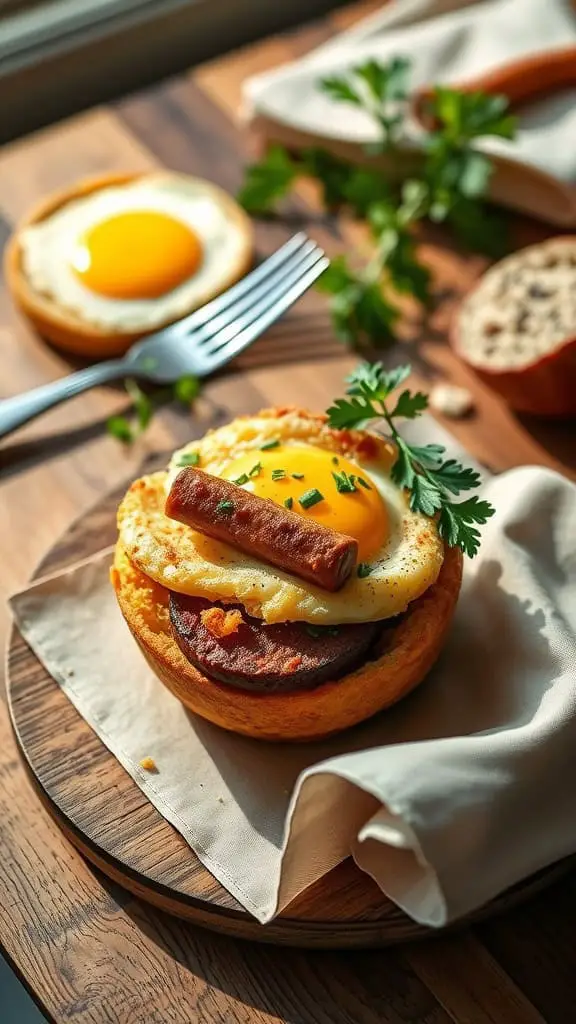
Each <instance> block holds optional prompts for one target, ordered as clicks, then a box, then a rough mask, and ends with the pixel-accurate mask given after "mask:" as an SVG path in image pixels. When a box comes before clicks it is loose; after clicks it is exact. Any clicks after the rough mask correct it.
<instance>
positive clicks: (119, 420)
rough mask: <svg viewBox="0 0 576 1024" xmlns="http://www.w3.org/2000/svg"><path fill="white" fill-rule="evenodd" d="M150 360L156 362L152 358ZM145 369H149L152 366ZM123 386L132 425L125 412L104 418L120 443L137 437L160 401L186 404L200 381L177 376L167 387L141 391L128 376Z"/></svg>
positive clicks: (190, 402)
mask: <svg viewBox="0 0 576 1024" xmlns="http://www.w3.org/2000/svg"><path fill="white" fill-rule="evenodd" d="M154 362H156V361H155V360H154ZM149 369H153V367H152V366H150V367H149ZM124 387H125V388H126V392H127V394H128V397H129V398H130V400H131V402H132V407H131V409H130V410H129V414H133V415H135V417H136V424H135V425H133V424H132V423H131V422H130V420H129V419H128V417H127V416H110V418H109V419H108V420H107V422H106V430H107V432H108V433H109V434H110V435H111V436H112V437H115V438H116V439H117V440H118V441H122V443H123V444H132V443H133V442H134V441H136V440H137V438H139V437H140V436H141V435H142V434H143V433H144V431H145V430H146V429H147V427H148V426H149V424H150V422H151V420H152V417H153V416H154V413H155V412H156V411H157V410H158V409H159V408H160V407H161V406H163V405H166V404H167V403H168V402H171V401H172V400H173V399H175V400H176V401H177V402H181V403H182V404H183V405H187V406H190V405H191V404H192V402H193V401H194V399H195V398H196V397H197V396H198V393H199V391H200V381H199V380H198V378H197V377H192V376H186V377H181V378H180V380H177V381H176V383H175V384H172V385H171V386H168V387H157V388H153V389H147V390H146V391H143V390H142V388H141V387H139V385H138V384H137V383H136V381H135V380H133V379H132V378H130V377H129V378H127V379H126V380H125V381H124ZM182 465H195V463H182Z"/></svg>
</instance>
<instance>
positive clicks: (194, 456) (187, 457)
mask: <svg viewBox="0 0 576 1024" xmlns="http://www.w3.org/2000/svg"><path fill="white" fill-rule="evenodd" d="M199 462H200V453H199V452H182V454H181V455H179V456H178V461H177V462H176V465H177V466H197V465H198V463H199Z"/></svg>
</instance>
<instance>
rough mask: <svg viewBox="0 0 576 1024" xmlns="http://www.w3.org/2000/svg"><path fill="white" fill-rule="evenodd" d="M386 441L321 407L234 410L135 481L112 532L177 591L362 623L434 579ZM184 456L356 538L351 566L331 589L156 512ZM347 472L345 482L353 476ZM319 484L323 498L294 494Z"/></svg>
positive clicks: (257, 611)
mask: <svg viewBox="0 0 576 1024" xmlns="http://www.w3.org/2000/svg"><path fill="white" fill-rule="evenodd" d="M393 461H394V451H393V449H392V447H391V446H390V445H389V444H388V443H387V442H385V441H384V440H382V439H381V438H378V437H376V436H375V435H371V434H368V433H365V432H361V431H354V432H350V431H337V430H332V429H330V428H329V427H327V426H326V423H325V419H324V417H322V416H313V415H312V414H310V413H306V412H301V411H298V410H291V409H288V410H268V411H266V410H265V411H264V412H262V413H260V414H259V415H258V416H251V417H241V418H239V419H236V420H234V421H233V422H232V423H229V424H227V425H226V426H223V427H220V428H219V429H217V430H214V431H212V432H210V433H209V434H207V435H206V436H205V437H204V438H202V439H201V440H199V441H195V442H193V443H192V444H190V445H187V446H185V447H184V448H182V449H180V450H179V451H177V452H175V453H174V455H173V457H172V459H171V462H170V465H169V468H168V471H167V472H160V473H155V474H152V475H151V476H147V477H143V478H142V479H140V480H137V481H135V483H134V484H132V486H131V488H130V489H129V491H128V492H127V494H126V496H125V498H124V500H123V501H122V503H121V505H120V508H119V512H118V527H119V535H120V543H121V545H122V547H123V548H124V550H125V551H126V553H127V555H128V557H129V558H130V560H131V561H132V562H133V563H134V565H136V566H137V567H138V568H139V569H140V570H141V571H142V572H144V573H145V574H146V575H147V576H149V577H150V578H151V579H153V580H155V581H156V582H157V583H160V584H161V585H163V586H165V587H167V588H169V589H170V590H174V591H177V592H179V593H183V594H190V595H193V596H198V597H205V598H208V599H209V600H213V601H216V600H219V601H224V602H228V603H235V602H238V603H240V604H242V605H244V607H245V608H246V610H247V611H248V613H249V614H251V615H255V616H257V617H259V618H262V619H264V620H265V621H266V622H285V621H289V620H301V621H304V622H310V623H317V624H323V623H325V624H330V623H332V624H335V623H344V622H368V621H374V620H378V619H384V618H389V617H391V616H394V615H398V614H400V613H401V612H403V611H405V609H406V608H407V606H408V604H409V603H410V602H411V601H414V600H415V599H416V598H418V597H420V595H421V594H423V593H424V591H426V590H427V589H428V587H430V586H431V585H432V584H433V583H434V582H435V581H436V579H437V577H438V573H439V572H440V567H441V565H442V560H443V544H442V541H441V539H440V537H439V536H438V533H437V530H436V526H435V524H434V522H433V521H432V520H430V519H428V518H427V517H426V516H423V515H421V514H420V513H415V512H412V511H411V510H410V507H409V502H408V498H407V495H406V493H405V492H403V491H402V490H401V489H399V488H398V487H397V486H396V484H394V482H393V481H392V479H391V476H390V470H391V466H392V464H393ZM185 465H197V466H198V467H199V468H200V469H203V470H205V471H206V472H208V473H211V474H213V475H214V476H220V477H224V478H225V479H228V480H233V481H234V482H235V483H237V484H238V486H242V487H244V488H245V489H247V490H251V491H253V493H255V494H258V495H259V496H261V497H263V498H270V499H271V500H272V501H275V502H277V503H278V504H285V503H286V500H287V499H290V498H291V499H292V502H289V504H291V505H292V509H293V511H295V512H298V513H299V514H301V515H304V516H310V517H312V518H313V519H316V520H317V521H318V522H322V523H324V524H325V525H328V526H331V527H333V528H334V529H336V530H338V531H339V532H341V533H345V534H347V535H348V536H351V537H354V538H355V539H356V540H357V541H358V545H359V562H360V564H359V566H358V567H357V568H356V569H355V570H354V572H353V574H352V576H351V577H350V578H349V579H348V580H347V582H346V583H345V584H344V586H343V587H342V589H341V590H339V591H338V592H337V593H328V592H326V591H325V590H323V589H321V588H320V587H314V586H313V585H310V584H308V583H306V582H304V581H303V580H300V579H298V578H297V577H295V576H292V575H290V574H288V573H285V572H283V571H281V570H279V569H277V568H275V567H274V566H271V565H267V564H266V563H264V562H262V561H260V560H259V559H257V558H250V557H249V556H247V555H246V554H244V553H242V552H241V551H238V550H236V549H234V548H232V547H230V546H228V545H226V544H223V543H221V542H219V541H216V540H213V539H211V538H209V537H205V536H203V535H202V534H200V533H198V532H196V531H195V530H192V529H191V528H190V527H187V526H184V525H182V524H181V523H178V522H175V521H174V520H171V519H169V518H167V516H166V515H165V514H164V505H165V501H166V495H167V493H168V491H169V489H170V487H171V484H172V481H173V480H174V478H175V476H176V475H177V474H178V473H179V472H180V471H181V469H182V467H183V466H185ZM350 481H352V485H353V486H352V487H350ZM310 490H316V491H317V492H318V493H319V494H320V495H321V499H320V500H316V502H315V503H313V504H309V503H307V502H306V501H304V502H303V504H301V503H300V499H301V498H303V496H305V495H306V493H307V492H308V491H310Z"/></svg>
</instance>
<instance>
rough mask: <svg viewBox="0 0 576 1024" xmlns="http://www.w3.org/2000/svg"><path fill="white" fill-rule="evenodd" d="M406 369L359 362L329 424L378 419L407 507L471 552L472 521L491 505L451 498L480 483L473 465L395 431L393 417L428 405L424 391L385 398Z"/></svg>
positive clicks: (357, 424)
mask: <svg viewBox="0 0 576 1024" xmlns="http://www.w3.org/2000/svg"><path fill="white" fill-rule="evenodd" d="M409 375H410V366H398V367H396V368H395V369H393V370H385V369H384V367H383V365H382V363H372V364H371V363H361V364H360V366H358V367H357V368H356V369H355V370H354V371H353V373H351V374H350V376H349V377H348V378H347V384H348V387H347V389H346V395H347V397H346V398H338V399H337V400H336V401H335V402H334V405H332V406H331V407H330V408H329V409H328V410H327V413H328V423H329V426H331V427H334V428H335V429H346V430H350V429H363V428H364V427H366V426H367V424H368V423H370V422H372V421H373V420H378V419H380V420H382V419H383V420H384V421H385V423H386V426H387V427H388V430H389V433H390V436H391V438H392V440H393V441H394V444H395V446H396V453H397V454H396V461H395V462H394V465H393V467H392V471H391V476H392V479H393V481H394V482H395V483H396V484H398V486H399V487H403V488H406V489H407V490H409V491H410V508H411V509H412V511H413V512H422V513H423V514H424V515H426V516H433V517H437V519H438V532H439V533H440V536H441V537H442V538H443V540H445V541H446V543H447V544H448V545H449V547H459V548H461V549H462V551H464V553H465V554H467V555H468V556H469V557H470V558H473V556H474V555H475V554H476V552H477V551H478V547H479V543H480V532H479V530H478V529H476V526H477V525H481V524H482V523H485V522H486V520H487V519H489V518H490V516H492V515H493V514H494V509H493V507H492V505H490V503H489V502H487V501H484V500H482V499H480V498H479V497H478V496H477V495H472V496H471V497H468V498H465V499H464V500H463V501H453V500H452V495H454V496H456V497H457V496H458V495H460V494H461V493H462V492H464V491H470V490H474V489H475V488H476V487H479V486H480V476H479V474H478V473H477V472H476V470H474V469H472V468H471V467H469V466H463V465H461V463H459V462H458V461H457V460H456V459H447V458H446V450H445V448H443V447H442V445H438V444H427V445H413V444H410V443H409V442H408V441H406V440H405V439H404V438H403V437H402V436H401V434H399V432H398V430H397V427H396V422H395V421H396V419H398V418H401V419H410V420H412V419H415V418H416V417H417V416H420V415H421V414H422V412H423V411H424V409H426V407H427V405H428V398H427V396H426V395H425V394H423V393H422V392H421V391H416V392H411V391H409V390H408V389H405V390H404V391H402V392H401V393H400V395H399V396H398V397H397V398H396V399H395V401H393V402H392V403H388V399H389V397H390V395H391V394H392V392H394V391H396V390H397V388H399V387H400V385H401V384H403V383H404V381H405V380H406V378H407V377H408V376H409Z"/></svg>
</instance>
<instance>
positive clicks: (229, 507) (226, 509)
mask: <svg viewBox="0 0 576 1024" xmlns="http://www.w3.org/2000/svg"><path fill="white" fill-rule="evenodd" d="M216 511H217V512H220V513H221V514H222V515H224V516H229V515H231V514H232V512H233V511H234V502H233V501H219V502H218V504H217V505H216Z"/></svg>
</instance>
